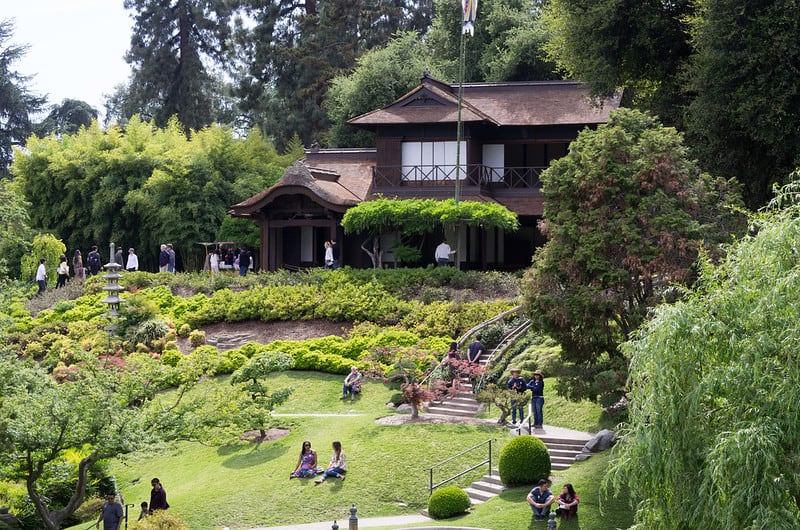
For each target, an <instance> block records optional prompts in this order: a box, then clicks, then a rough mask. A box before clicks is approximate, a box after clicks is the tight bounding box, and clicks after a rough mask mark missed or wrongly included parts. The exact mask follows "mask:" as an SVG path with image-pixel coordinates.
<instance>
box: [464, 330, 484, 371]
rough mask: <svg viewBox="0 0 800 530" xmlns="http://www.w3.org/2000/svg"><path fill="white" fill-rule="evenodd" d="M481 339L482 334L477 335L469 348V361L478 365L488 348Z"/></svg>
mask: <svg viewBox="0 0 800 530" xmlns="http://www.w3.org/2000/svg"><path fill="white" fill-rule="evenodd" d="M481 338H482V337H481V335H480V334H478V335H476V336H475V340H474V341H472V342H471V343H470V345H469V346H467V360H468V361H469V362H471V363H473V364H477V363H478V362H479V361H480V358H481V355H483V354H484V352H485V351H486V347H485V346H484V345H483V343H482V342H481Z"/></svg>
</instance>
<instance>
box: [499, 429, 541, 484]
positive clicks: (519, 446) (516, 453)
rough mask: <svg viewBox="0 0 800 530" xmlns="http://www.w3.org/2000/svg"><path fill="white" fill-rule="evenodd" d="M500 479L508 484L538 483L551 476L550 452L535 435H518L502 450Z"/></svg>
mask: <svg viewBox="0 0 800 530" xmlns="http://www.w3.org/2000/svg"><path fill="white" fill-rule="evenodd" d="M497 468H498V471H499V472H500V480H502V481H503V484H505V485H506V486H509V487H512V486H523V485H526V484H536V483H537V482H538V481H539V479H543V478H544V479H546V478H549V477H550V454H549V453H548V452H547V446H545V445H544V442H542V441H541V440H540V439H538V438H537V437H535V436H517V437H516V438H514V439H513V440H511V441H510V442H508V443H507V444H506V446H505V447H504V448H503V450H502V451H500V462H499V463H498V466H497Z"/></svg>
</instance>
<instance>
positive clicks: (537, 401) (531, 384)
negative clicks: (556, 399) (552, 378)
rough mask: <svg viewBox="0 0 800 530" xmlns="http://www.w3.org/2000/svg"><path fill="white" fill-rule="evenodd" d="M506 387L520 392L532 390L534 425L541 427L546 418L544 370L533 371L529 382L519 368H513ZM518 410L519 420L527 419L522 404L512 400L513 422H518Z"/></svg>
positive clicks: (536, 427)
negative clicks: (544, 415) (543, 413)
mask: <svg viewBox="0 0 800 530" xmlns="http://www.w3.org/2000/svg"><path fill="white" fill-rule="evenodd" d="M506 389H508V390H514V391H516V392H517V393H519V394H524V393H525V392H527V391H528V390H530V391H531V408H532V409H533V427H534V428H535V429H540V428H541V427H542V423H543V422H544V419H543V417H542V409H543V407H544V378H542V372H540V371H539V370H536V371H535V372H533V377H531V380H530V381H528V382H527V383H526V382H525V379H524V378H523V377H522V376H521V375H520V370H519V368H512V369H511V377H510V378H509V380H508V383H506ZM517 412H519V421H520V422H522V420H523V419H525V412H524V409H523V407H522V406H519V405H517V404H516V403H514V402H512V404H511V424H512V425H515V424H516V423H517Z"/></svg>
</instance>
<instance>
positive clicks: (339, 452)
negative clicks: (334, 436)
mask: <svg viewBox="0 0 800 530" xmlns="http://www.w3.org/2000/svg"><path fill="white" fill-rule="evenodd" d="M332 445H333V455H332V456H331V463H330V464H328V469H326V470H325V472H324V473H323V474H322V476H321V477H320V478H318V479H317V480H315V481H314V482H316V483H317V484H322V483H323V482H325V480H327V479H328V478H329V477H331V478H334V477H335V478H338V479H339V480H344V476H345V474H346V473H347V459H346V458H345V456H344V450H343V449H342V443H341V442H333V444H332Z"/></svg>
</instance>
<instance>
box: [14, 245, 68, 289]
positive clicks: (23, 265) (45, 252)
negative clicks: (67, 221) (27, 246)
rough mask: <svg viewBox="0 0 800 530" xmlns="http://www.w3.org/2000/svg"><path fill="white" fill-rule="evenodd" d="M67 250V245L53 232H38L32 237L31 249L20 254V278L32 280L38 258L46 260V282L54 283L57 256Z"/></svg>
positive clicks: (37, 265)
mask: <svg viewBox="0 0 800 530" xmlns="http://www.w3.org/2000/svg"><path fill="white" fill-rule="evenodd" d="M66 251H67V247H66V246H65V245H64V243H63V242H62V241H61V240H60V239H56V237H55V236H54V235H53V234H38V235H37V236H36V237H34V238H33V244H32V245H31V251H30V253H28V254H25V255H24V256H22V260H21V262H20V269H21V278H22V279H23V280H33V279H34V278H35V277H36V269H37V268H38V267H39V260H40V259H42V258H44V259H46V260H47V263H46V264H45V266H46V267H47V283H48V284H49V285H55V283H56V267H58V262H59V258H60V257H61V256H62V255H63V254H64V253H65V252H66Z"/></svg>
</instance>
